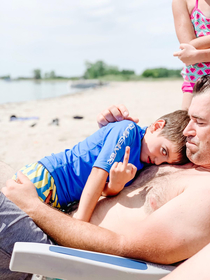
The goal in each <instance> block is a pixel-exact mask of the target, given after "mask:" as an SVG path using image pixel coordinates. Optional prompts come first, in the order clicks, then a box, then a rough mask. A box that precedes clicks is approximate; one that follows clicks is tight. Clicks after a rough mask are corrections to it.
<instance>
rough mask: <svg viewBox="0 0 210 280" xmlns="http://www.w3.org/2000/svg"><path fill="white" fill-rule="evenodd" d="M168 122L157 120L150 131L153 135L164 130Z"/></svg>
mask: <svg viewBox="0 0 210 280" xmlns="http://www.w3.org/2000/svg"><path fill="white" fill-rule="evenodd" d="M165 124H166V122H165V121H164V120H157V121H156V122H154V123H153V124H152V125H151V126H150V131H151V133H153V132H154V131H157V130H161V129H163V128H164V126H165Z"/></svg>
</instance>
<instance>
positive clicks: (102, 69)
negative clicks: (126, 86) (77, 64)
mask: <svg viewBox="0 0 210 280" xmlns="http://www.w3.org/2000/svg"><path fill="white" fill-rule="evenodd" d="M85 65H86V71H85V73H84V75H83V77H84V78H85V79H97V78H99V77H103V76H108V75H135V72H134V71H133V70H125V69H124V70H122V71H120V70H119V69H118V67H116V66H110V65H107V64H106V63H105V62H103V61H102V60H99V61H96V62H95V63H91V62H88V61H87V62H86V63H85Z"/></svg>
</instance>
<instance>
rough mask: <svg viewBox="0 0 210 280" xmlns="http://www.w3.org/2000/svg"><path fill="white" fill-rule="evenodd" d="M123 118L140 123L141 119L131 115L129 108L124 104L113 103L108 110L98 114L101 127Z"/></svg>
mask: <svg viewBox="0 0 210 280" xmlns="http://www.w3.org/2000/svg"><path fill="white" fill-rule="evenodd" d="M122 120H131V121H134V122H136V123H138V121H139V119H137V118H131V117H129V112H128V109H127V108H126V107H125V106H124V105H123V104H121V105H117V106H115V105H113V106H111V107H109V108H108V109H106V110H103V111H102V112H101V113H100V114H99V115H98V116H97V122H98V126H99V127H100V128H101V127H103V126H106V125H107V124H108V123H111V122H119V121H122Z"/></svg>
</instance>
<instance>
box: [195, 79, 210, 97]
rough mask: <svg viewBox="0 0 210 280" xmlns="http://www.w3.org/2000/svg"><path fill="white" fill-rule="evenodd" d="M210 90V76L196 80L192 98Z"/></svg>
mask: <svg viewBox="0 0 210 280" xmlns="http://www.w3.org/2000/svg"><path fill="white" fill-rule="evenodd" d="M208 89H210V75H204V76H202V77H201V78H200V79H198V80H197V82H196V83H195V85H194V87H193V96H196V95H199V94H202V93H205V92H206V90H208Z"/></svg>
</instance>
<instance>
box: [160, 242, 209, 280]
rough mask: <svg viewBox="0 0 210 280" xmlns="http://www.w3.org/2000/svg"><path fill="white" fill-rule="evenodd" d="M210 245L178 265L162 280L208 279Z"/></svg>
mask: <svg viewBox="0 0 210 280" xmlns="http://www.w3.org/2000/svg"><path fill="white" fill-rule="evenodd" d="M209 260H210V244H208V245H207V246H206V247H205V248H203V249H202V250H201V251H200V252H198V253H197V254H196V255H194V256H193V257H191V258H190V259H189V260H187V261H185V262H184V263H182V264H181V265H179V266H178V267H177V268H176V269H175V270H173V271H172V272H171V273H170V274H168V275H167V276H166V277H164V278H162V280H177V279H179V280H186V279H190V280H198V279H209V275H210V267H209Z"/></svg>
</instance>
